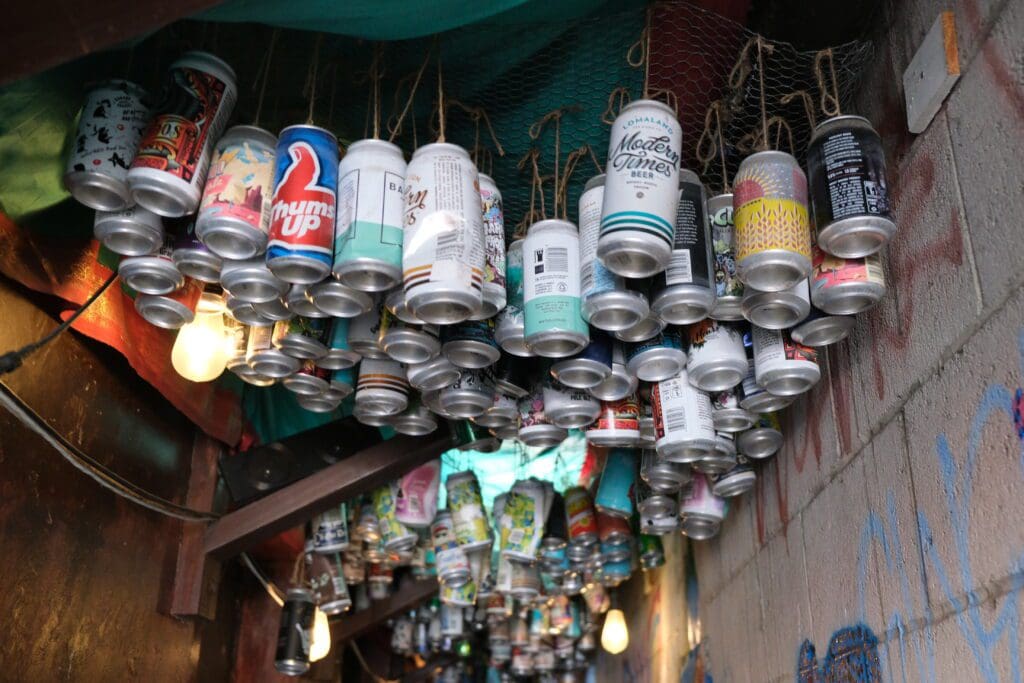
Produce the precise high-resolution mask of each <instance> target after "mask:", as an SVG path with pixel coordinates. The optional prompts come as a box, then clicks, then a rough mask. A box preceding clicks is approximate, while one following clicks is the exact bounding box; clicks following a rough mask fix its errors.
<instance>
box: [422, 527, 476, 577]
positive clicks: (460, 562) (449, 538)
mask: <svg viewBox="0 0 1024 683" xmlns="http://www.w3.org/2000/svg"><path fill="white" fill-rule="evenodd" d="M430 536H431V539H432V541H433V545H434V561H435V562H436V563H437V578H438V579H439V580H440V581H441V583H443V584H445V585H446V586H451V587H452V588H458V587H459V586H461V585H463V584H464V583H466V582H467V581H469V578H470V568H469V558H468V557H467V555H466V551H465V550H463V549H462V546H460V545H459V540H458V538H457V537H456V536H455V527H454V521H453V520H452V515H451V513H450V512H449V511H447V510H439V511H438V513H437V516H436V517H434V521H433V523H432V524H431V525H430Z"/></svg>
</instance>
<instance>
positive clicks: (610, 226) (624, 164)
mask: <svg viewBox="0 0 1024 683" xmlns="http://www.w3.org/2000/svg"><path fill="white" fill-rule="evenodd" d="M681 149H682V131H681V129H680V126H679V121H678V120H677V119H676V115H675V112H674V111H673V110H672V108H670V107H669V106H668V105H666V104H663V103H661V102H656V101H654V100H636V101H634V102H630V103H629V104H627V105H626V106H625V107H623V108H622V111H621V112H619V115H618V116H617V117H616V118H615V122H614V123H613V124H612V129H611V134H610V136H609V140H608V164H607V170H606V173H607V177H606V178H605V183H604V201H603V202H602V210H601V237H600V240H599V241H598V245H597V257H598V258H599V259H601V262H602V263H604V265H605V266H606V267H607V268H608V270H610V271H612V272H613V273H616V274H618V275H621V276H623V277H630V278H639V277H650V276H651V275H654V274H655V273H659V272H661V271H663V270H664V269H665V266H667V265H668V262H669V259H670V258H671V256H672V239H673V236H674V232H675V230H674V227H675V225H674V224H675V217H676V207H677V205H678V203H679V168H680V164H679V162H680V158H681Z"/></svg>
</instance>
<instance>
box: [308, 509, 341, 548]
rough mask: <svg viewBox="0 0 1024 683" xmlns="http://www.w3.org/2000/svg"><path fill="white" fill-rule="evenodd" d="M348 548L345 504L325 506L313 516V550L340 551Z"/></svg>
mask: <svg viewBox="0 0 1024 683" xmlns="http://www.w3.org/2000/svg"><path fill="white" fill-rule="evenodd" d="M346 548H348V514H347V511H346V509H345V504H344V503H342V504H341V505H335V506H334V507H330V508H327V509H326V510H324V511H323V512H321V513H320V514H318V515H317V516H316V517H314V518H313V552H316V553H321V554H325V555H326V554H334V553H340V552H341V551H342V550H345V549H346Z"/></svg>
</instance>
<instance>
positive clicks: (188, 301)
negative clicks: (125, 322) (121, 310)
mask: <svg viewBox="0 0 1024 683" xmlns="http://www.w3.org/2000/svg"><path fill="white" fill-rule="evenodd" d="M202 293H203V285H202V283H201V282H199V281H197V280H186V281H185V284H184V285H183V286H182V287H180V288H179V289H176V290H174V291H173V292H169V293H168V294H138V295H137V296H136V297H135V310H136V311H138V313H139V315H141V316H142V318H143V320H145V321H146V322H148V323H149V324H150V325H155V326H157V327H162V328H164V329H165V330H177V329H180V328H182V327H183V326H185V325H186V324H188V323H190V322H192V321H193V320H195V317H196V306H197V305H198V304H199V299H200V297H201V296H202Z"/></svg>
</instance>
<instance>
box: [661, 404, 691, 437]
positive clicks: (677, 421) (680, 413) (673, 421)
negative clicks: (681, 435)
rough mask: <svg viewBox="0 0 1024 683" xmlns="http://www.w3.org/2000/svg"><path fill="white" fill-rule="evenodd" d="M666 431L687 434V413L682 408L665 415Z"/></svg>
mask: <svg viewBox="0 0 1024 683" xmlns="http://www.w3.org/2000/svg"><path fill="white" fill-rule="evenodd" d="M665 431H666V432H685V431H686V411H685V410H683V409H682V408H676V409H674V410H670V411H669V412H668V413H666V414H665Z"/></svg>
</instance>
